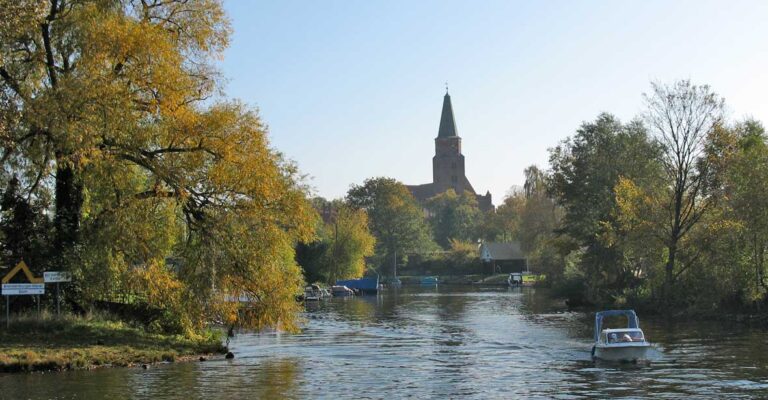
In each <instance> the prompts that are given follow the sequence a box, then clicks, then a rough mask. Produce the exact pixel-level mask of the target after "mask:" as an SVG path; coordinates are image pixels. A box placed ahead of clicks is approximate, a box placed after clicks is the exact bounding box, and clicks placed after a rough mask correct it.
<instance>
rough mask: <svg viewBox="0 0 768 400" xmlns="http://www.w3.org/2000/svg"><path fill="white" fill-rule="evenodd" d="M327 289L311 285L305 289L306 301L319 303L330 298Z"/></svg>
mask: <svg viewBox="0 0 768 400" xmlns="http://www.w3.org/2000/svg"><path fill="white" fill-rule="evenodd" d="M327 292H328V291H327V289H321V288H320V286H318V285H314V284H313V285H309V286H307V287H305V288H304V301H319V300H322V299H323V298H326V297H329V296H330V294H329V293H327Z"/></svg>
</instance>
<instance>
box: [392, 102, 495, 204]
mask: <svg viewBox="0 0 768 400" xmlns="http://www.w3.org/2000/svg"><path fill="white" fill-rule="evenodd" d="M406 187H407V188H408V190H410V191H411V194H413V196H414V197H415V198H416V199H417V200H418V201H420V202H421V203H422V204H423V203H425V202H426V201H427V200H429V199H430V198H432V197H434V196H436V195H438V194H440V193H444V192H446V191H447V190H448V189H453V190H454V191H455V192H456V194H459V195H461V194H464V192H470V193H471V194H473V195H474V196H475V198H476V199H477V205H478V207H479V208H480V209H481V210H483V211H490V210H493V201H492V199H491V193H490V192H486V194H484V195H479V194H477V193H476V192H475V189H474V188H473V187H472V184H471V183H469V179H467V176H466V174H465V169H464V155H463V154H461V137H459V134H458V133H457V130H456V120H455V119H454V118H453V105H451V96H450V95H449V94H448V90H447V89H446V91H445V96H444V97H443V111H442V113H441V114H440V127H439V128H438V130H437V137H436V138H435V156H434V157H432V183H425V184H423V185H406Z"/></svg>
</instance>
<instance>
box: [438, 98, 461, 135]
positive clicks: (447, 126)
mask: <svg viewBox="0 0 768 400" xmlns="http://www.w3.org/2000/svg"><path fill="white" fill-rule="evenodd" d="M452 136H459V135H458V134H457V133H456V121H455V120H454V119H453V106H451V96H450V95H449V94H448V88H447V87H446V89H445V97H443V113H442V114H441V115H440V129H438V131H437V137H439V138H442V137H452Z"/></svg>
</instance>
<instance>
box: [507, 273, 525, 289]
mask: <svg viewBox="0 0 768 400" xmlns="http://www.w3.org/2000/svg"><path fill="white" fill-rule="evenodd" d="M507 284H509V286H522V285H523V274H522V273H520V272H513V273H511V274H509V276H508V277H507Z"/></svg>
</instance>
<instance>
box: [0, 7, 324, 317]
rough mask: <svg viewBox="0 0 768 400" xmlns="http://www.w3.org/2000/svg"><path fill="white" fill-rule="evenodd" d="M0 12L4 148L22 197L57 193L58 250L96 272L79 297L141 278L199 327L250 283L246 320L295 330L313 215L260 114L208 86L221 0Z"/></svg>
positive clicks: (159, 301) (82, 270)
mask: <svg viewBox="0 0 768 400" xmlns="http://www.w3.org/2000/svg"><path fill="white" fill-rule="evenodd" d="M0 10H3V11H2V12H3V13H4V14H3V18H0V20H2V22H0V77H1V78H2V80H1V81H0V103H1V104H2V105H3V107H2V110H0V121H2V122H1V123H0V135H2V138H0V139H2V146H3V148H2V150H1V151H2V154H1V155H0V160H2V161H3V163H4V167H5V168H4V170H6V171H8V170H10V171H14V172H15V173H16V174H17V175H18V176H19V179H20V181H21V186H22V187H23V192H24V196H26V197H32V198H35V197H38V196H41V193H42V192H44V191H50V192H51V193H53V197H54V201H53V203H54V204H53V205H54V208H53V209H52V210H51V211H52V212H53V214H54V217H53V223H54V228H55V229H54V231H55V233H54V235H53V238H52V239H53V240H52V242H53V244H54V253H55V256H56V258H55V259H56V260H57V262H60V263H63V265H62V266H63V267H64V268H69V269H72V270H73V271H74V272H75V273H76V276H77V278H78V281H80V282H82V281H83V280H84V279H88V280H89V281H92V282H97V283H98V284H94V285H88V286H87V287H81V288H80V290H81V292H80V293H81V299H79V300H83V301H87V300H89V299H94V298H98V297H103V296H105V295H108V294H109V293H111V292H112V291H116V290H117V291H126V290H128V291H135V292H139V293H141V295H142V297H143V298H146V299H147V300H146V301H148V302H150V303H151V304H152V305H155V306H158V307H162V308H165V309H171V310H173V313H174V315H176V316H178V321H177V322H178V327H179V329H185V330H188V331H189V330H191V329H194V328H198V327H201V326H203V325H204V323H205V321H206V318H209V317H210V316H212V315H213V314H216V315H219V316H220V317H222V318H225V319H226V320H231V319H235V318H236V317H237V315H238V313H237V312H236V308H237V303H236V302H230V301H227V299H231V298H232V296H234V297H235V298H237V297H238V296H240V295H246V296H248V297H249V298H251V299H254V300H255V302H254V304H253V306H252V307H249V308H248V309H247V312H243V313H240V316H241V317H244V318H241V321H240V322H241V323H243V324H249V325H252V326H255V327H263V326H269V325H276V324H278V323H280V324H281V326H282V327H283V328H285V329H289V330H290V329H293V328H295V326H296V325H295V324H294V321H295V320H294V318H293V316H294V315H295V312H296V311H297V310H298V306H297V305H296V303H295V301H293V297H294V294H295V293H297V291H299V290H300V286H301V273H300V271H299V269H298V267H297V266H296V264H295V262H294V260H293V258H294V257H293V246H294V242H296V241H297V240H309V239H310V238H311V237H312V235H313V231H312V227H313V223H312V216H313V214H312V212H311V207H309V205H308V203H307V201H306V190H305V188H304V187H303V186H302V184H301V181H300V178H299V176H298V172H297V170H296V168H295V166H293V165H292V164H291V163H289V162H287V161H285V160H284V159H283V157H282V156H281V155H280V154H279V153H277V152H275V151H273V150H272V149H270V147H269V144H268V140H267V137H266V128H265V126H264V124H263V123H262V121H261V120H260V119H259V117H258V116H257V115H256V114H255V113H254V112H253V111H250V110H248V109H246V108H245V107H244V106H243V105H241V104H239V103H237V102H222V101H216V100H215V99H214V96H215V95H216V94H217V93H218V92H219V89H220V86H219V84H218V82H219V79H218V78H219V75H218V73H217V71H216V69H215V68H214V64H213V61H214V60H215V59H216V58H218V57H219V56H220V55H221V54H222V52H223V50H224V48H225V47H226V45H227V43H228V39H229V31H230V27H229V22H228V20H227V18H226V17H225V15H224V11H223V8H222V6H221V4H220V2H219V1H217V0H200V1H194V2H191V1H186V0H163V1H160V0H142V1H129V0H119V1H113V0H93V1H75V0H50V1H49V2H48V3H47V4H46V3H44V2H39V1H32V0H23V1H15V0H14V1H9V0H2V1H0ZM3 179H7V177H3ZM169 258H171V259H175V261H174V262H173V263H168V262H166V260H167V259H169ZM160 283H163V284H160Z"/></svg>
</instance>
